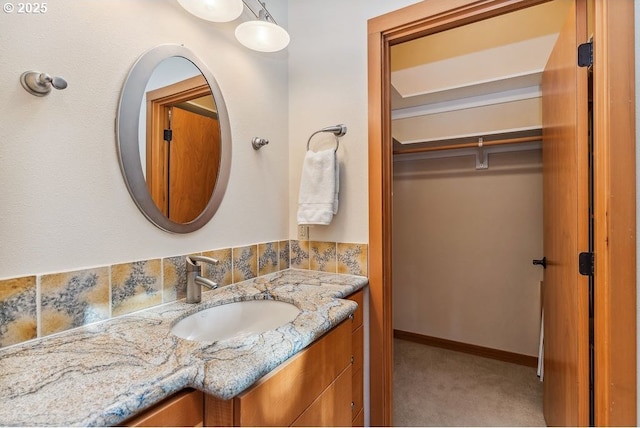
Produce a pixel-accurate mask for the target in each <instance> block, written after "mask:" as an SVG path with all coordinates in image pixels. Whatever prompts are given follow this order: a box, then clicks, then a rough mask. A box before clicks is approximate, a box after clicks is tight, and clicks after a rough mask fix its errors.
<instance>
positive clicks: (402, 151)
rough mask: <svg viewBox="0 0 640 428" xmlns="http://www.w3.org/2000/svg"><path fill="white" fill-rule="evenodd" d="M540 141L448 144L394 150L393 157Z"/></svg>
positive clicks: (534, 139) (539, 138) (519, 139)
mask: <svg viewBox="0 0 640 428" xmlns="http://www.w3.org/2000/svg"><path fill="white" fill-rule="evenodd" d="M541 139H542V137H541V136H533V137H520V138H507V139H504V140H493V141H483V142H477V143H464V144H450V145H447V146H431V147H413V148H411V147H407V148H406V149H405V148H402V149H398V150H394V151H393V154H394V155H404V154H411V153H423V152H434V151H437V150H452V149H468V148H474V147H489V146H498V145H501V144H514V143H528V142H531V141H540V140H541Z"/></svg>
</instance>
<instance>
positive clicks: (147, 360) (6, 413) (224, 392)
mask: <svg viewBox="0 0 640 428" xmlns="http://www.w3.org/2000/svg"><path fill="white" fill-rule="evenodd" d="M367 283H368V281H367V278H365V277H361V276H353V275H342V274H331V273H323V272H316V271H306V270H294V269H291V270H286V271H281V272H277V273H273V274H270V275H266V276H263V277H259V278H254V279H252V280H248V281H243V282H240V283H236V284H233V285H229V286H227V287H223V288H220V289H217V290H214V291H209V292H204V293H203V298H202V303H199V304H196V305H194V304H187V303H184V301H178V302H174V303H170V304H166V305H162V306H157V307H154V308H151V309H147V310H144V311H141V312H137V313H134V314H131V315H126V316H122V317H118V318H113V319H111V320H108V321H104V322H101V323H97V324H93V325H89V326H86V327H82V328H78V329H74V330H70V331H67V332H64V333H60V334H57V335H54V336H49V337H46V338H42V339H38V340H34V341H31V342H26V343H24V344H21V345H16V346H12V347H9V348H6V349H2V350H0V385H1V387H0V403H1V404H0V425H22V426H27V425H28V426H34V425H64V426H70V425H85V426H87V425H101V426H104V425H114V424H118V423H120V422H122V421H124V420H125V419H127V418H129V417H130V416H132V415H134V414H136V413H138V412H140V411H141V410H143V409H145V408H147V407H149V406H151V405H153V404H155V403H157V402H158V401H160V400H162V399H164V398H166V397H168V396H169V395H171V394H173V393H175V392H177V391H180V390H181V389H184V388H187V387H193V388H197V389H200V390H202V391H204V392H206V393H208V394H211V395H214V396H216V397H218V398H221V399H229V398H231V397H234V396H235V395H237V394H239V393H240V392H242V391H243V390H244V389H246V388H247V387H249V386H250V385H252V384H253V383H254V382H255V381H256V380H258V379H259V378H261V377H262V376H264V375H265V374H266V373H268V372H269V371H271V370H272V369H274V368H275V367H276V366H278V365H279V364H281V363H282V362H284V361H285V360H286V359H288V358H289V357H291V356H292V355H293V354H295V353H296V352H298V351H300V350H301V349H303V348H305V347H306V346H307V345H309V344H310V343H311V342H313V341H314V340H315V339H317V338H318V337H320V336H321V335H323V334H324V333H326V332H327V331H328V330H330V329H331V328H333V327H334V326H336V325H338V324H339V323H340V322H341V321H343V320H344V319H346V318H347V317H348V316H349V315H350V314H351V313H353V312H354V311H355V309H356V308H357V305H356V303H355V302H352V301H350V300H344V299H342V298H343V297H346V296H348V295H349V294H351V293H353V292H355V291H357V290H359V289H360V288H362V287H364V286H365V285H366V284H367ZM251 299H276V300H281V301H285V302H289V303H293V304H295V305H296V306H297V307H298V308H299V309H300V310H301V313H300V314H299V315H298V316H297V317H296V319H295V320H294V321H293V322H291V323H288V324H285V325H284V326H282V327H279V328H277V329H276V330H270V331H267V332H265V333H261V334H255V335H248V336H241V337H236V338H232V339H227V340H222V341H219V342H214V343H203V342H194V341H188V340H183V339H180V338H178V337H176V336H174V335H173V334H171V332H170V330H171V327H172V326H173V324H174V323H175V322H177V321H179V320H180V319H182V318H184V317H185V316H187V315H190V314H191V313H194V312H197V311H199V310H201V309H205V308H208V307H211V306H215V305H218V304H222V303H229V302H233V301H239V300H251Z"/></svg>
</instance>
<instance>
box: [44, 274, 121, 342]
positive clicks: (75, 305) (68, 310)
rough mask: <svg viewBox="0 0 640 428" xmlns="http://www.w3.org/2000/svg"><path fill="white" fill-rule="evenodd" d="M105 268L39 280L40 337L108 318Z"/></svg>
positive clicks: (107, 283) (107, 285) (54, 275)
mask: <svg viewBox="0 0 640 428" xmlns="http://www.w3.org/2000/svg"><path fill="white" fill-rule="evenodd" d="M109 306H110V305H109V268H108V267H101V268H95V269H87V270H81V271H75V272H65V273H56V274H52V275H43V276H42V277H41V278H40V329H41V332H40V334H41V336H46V335H49V334H53V333H58V332H61V331H64V330H68V329H70V328H74V327H80V326H81V325H85V324H91V323H94V322H96V321H103V320H106V319H108V318H109V316H110V310H109Z"/></svg>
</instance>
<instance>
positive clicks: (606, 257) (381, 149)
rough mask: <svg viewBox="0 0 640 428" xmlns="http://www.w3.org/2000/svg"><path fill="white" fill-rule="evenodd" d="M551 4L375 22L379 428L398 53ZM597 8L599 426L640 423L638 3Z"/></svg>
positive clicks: (374, 295) (388, 340)
mask: <svg viewBox="0 0 640 428" xmlns="http://www.w3.org/2000/svg"><path fill="white" fill-rule="evenodd" d="M546 1H547V0H429V1H424V2H420V3H417V4H414V5H411V6H408V7H405V8H403V9H400V10H397V11H395V12H391V13H388V14H385V15H382V16H379V17H377V18H373V19H371V20H369V21H368V39H367V43H368V92H369V101H368V109H369V111H368V116H369V121H368V134H369V146H368V148H369V287H370V293H369V295H370V302H369V303H370V305H369V307H370V312H369V322H370V342H369V343H370V347H369V348H370V349H371V350H372V352H371V355H370V412H371V413H370V422H371V425H385V426H390V425H391V424H392V423H393V420H392V394H393V373H392V371H393V318H392V315H393V313H392V300H391V296H392V274H391V269H392V266H391V265H392V256H391V242H392V241H391V238H392V229H391V227H392V226H391V225H392V196H391V194H392V188H393V182H392V180H393V169H392V167H393V157H392V156H393V155H392V137H391V111H390V110H391V93H390V87H391V83H390V78H391V74H390V68H389V67H390V64H389V57H390V47H391V46H392V45H394V44H397V43H402V42H404V41H408V40H412V39H415V38H418V37H422V36H425V35H427V34H432V33H436V32H440V31H443V30H447V29H450V28H454V27H458V26H461V25H464V24H468V23H471V22H474V21H479V20H482V19H486V18H490V17H493V16H498V15H502V14H505V13H508V12H513V11H515V10H519V9H524V8H527V7H531V6H535V5H537V4H541V3H544V2H546ZM595 4H596V6H595V10H594V15H595V40H596V41H599V42H596V43H594V62H595V66H594V69H595V70H596V71H595V72H594V128H595V135H594V151H595V156H596V161H595V164H596V166H595V188H596V191H595V253H596V265H595V272H596V274H595V287H596V290H597V291H596V299H597V303H596V309H595V310H596V317H595V336H596V343H595V346H596V350H595V354H596V356H595V361H596V385H595V394H596V399H595V404H596V419H595V421H596V425H614V424H617V425H635V424H636V366H635V365H636V297H635V296H636V262H635V258H636V247H635V222H636V214H635V202H636V196H635V188H636V186H635V87H634V81H635V74H634V68H635V66H634V61H635V52H634V28H633V2H631V1H629V0H628V1H626V2H625V1H620V0H617V1H612V0H602V1H600V0H596V2H595ZM616 20H618V21H616ZM612 64H616V66H615V67H612V66H611V65H612ZM613 97H615V99H614V98H613ZM576 256H577V255H576Z"/></svg>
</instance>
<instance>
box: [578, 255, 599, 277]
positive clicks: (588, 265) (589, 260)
mask: <svg viewBox="0 0 640 428" xmlns="http://www.w3.org/2000/svg"><path fill="white" fill-rule="evenodd" d="M594 260H595V256H594V255H593V253H580V255H579V256H578V271H579V272H580V275H584V276H592V275H593V265H594Z"/></svg>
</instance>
